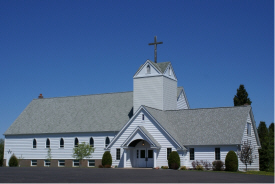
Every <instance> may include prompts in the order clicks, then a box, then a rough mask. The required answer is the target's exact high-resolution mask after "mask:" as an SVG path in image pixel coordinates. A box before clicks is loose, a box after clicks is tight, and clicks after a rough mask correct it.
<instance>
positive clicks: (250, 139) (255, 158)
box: [239, 114, 260, 170]
mask: <svg viewBox="0 0 275 184" xmlns="http://www.w3.org/2000/svg"><path fill="white" fill-rule="evenodd" d="M247 122H248V123H250V124H251V136H250V135H247V123H246V124H245V129H244V133H243V139H242V142H244V141H248V142H249V143H251V146H252V148H253V163H252V164H251V165H247V169H250V170H259V166H260V165H259V151H258V148H259V146H258V144H257V140H256V135H255V131H254V128H255V130H257V129H256V127H254V124H253V123H252V121H251V117H250V114H248V116H247ZM239 169H240V170H245V169H246V167H245V164H243V163H242V162H241V161H240V160H239Z"/></svg>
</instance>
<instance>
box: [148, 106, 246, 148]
mask: <svg viewBox="0 0 275 184" xmlns="http://www.w3.org/2000/svg"><path fill="white" fill-rule="evenodd" d="M145 108H146V110H147V111H148V112H149V113H150V114H151V115H152V116H153V117H154V118H155V119H156V120H157V121H158V122H159V123H160V124H161V125H162V126H163V127H164V128H165V129H166V130H167V131H168V133H169V134H170V135H171V136H172V137H174V139H175V140H176V141H177V142H178V143H180V144H181V145H182V146H185V145H225V144H241V141H242V137H243V131H244V127H245V125H246V120H247V117H248V115H249V112H250V110H251V107H250V106H238V107H222V108H205V109H183V110H175V111H161V110H158V109H153V108H150V107H145Z"/></svg>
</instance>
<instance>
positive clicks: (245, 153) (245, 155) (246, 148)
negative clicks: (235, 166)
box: [239, 141, 253, 171]
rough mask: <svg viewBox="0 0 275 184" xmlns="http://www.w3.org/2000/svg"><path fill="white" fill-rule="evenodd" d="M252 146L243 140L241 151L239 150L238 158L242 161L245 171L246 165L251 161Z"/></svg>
mask: <svg viewBox="0 0 275 184" xmlns="http://www.w3.org/2000/svg"><path fill="white" fill-rule="evenodd" d="M252 154H253V148H252V147H251V145H250V144H249V143H248V141H247V142H244V143H243V145H242V148H241V151H240V152H239V158H240V160H241V162H242V163H244V165H245V167H246V171H247V165H248V164H250V165H251V164H252V163H253V155H252Z"/></svg>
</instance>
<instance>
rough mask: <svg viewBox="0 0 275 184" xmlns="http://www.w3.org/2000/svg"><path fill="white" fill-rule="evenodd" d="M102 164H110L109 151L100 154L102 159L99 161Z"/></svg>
mask: <svg viewBox="0 0 275 184" xmlns="http://www.w3.org/2000/svg"><path fill="white" fill-rule="evenodd" d="M101 163H102V165H103V166H105V165H112V156H111V153H110V152H109V151H105V153H104V154H103V156H102V161H101Z"/></svg>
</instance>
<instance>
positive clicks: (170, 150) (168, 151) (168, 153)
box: [167, 148, 172, 160]
mask: <svg viewBox="0 0 275 184" xmlns="http://www.w3.org/2000/svg"><path fill="white" fill-rule="evenodd" d="M171 152H172V148H167V160H168V157H169V155H170V153H171Z"/></svg>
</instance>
